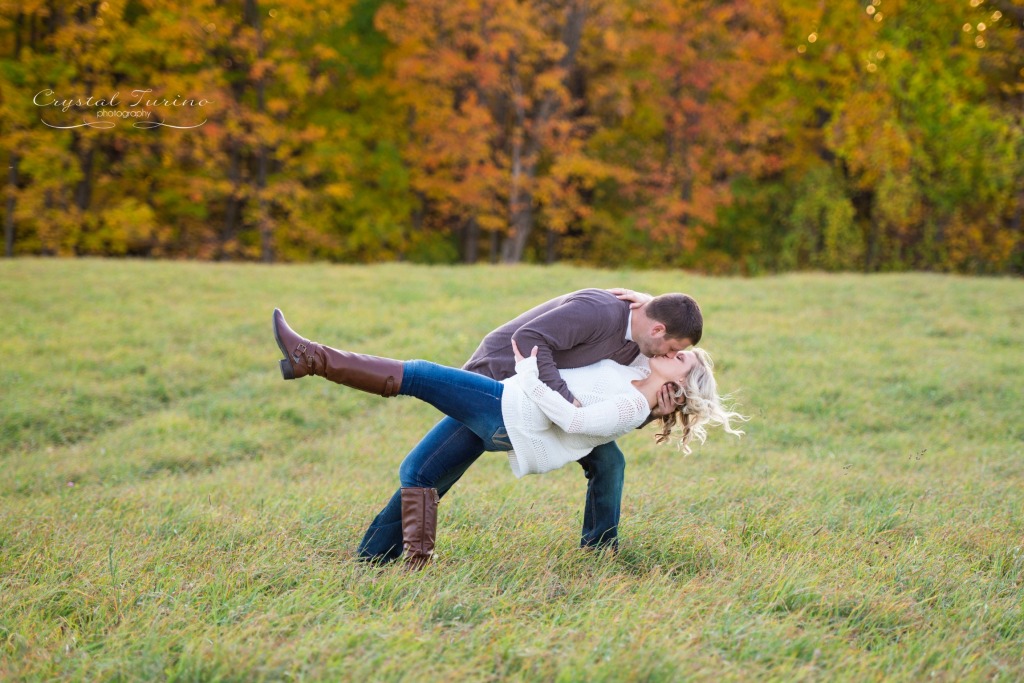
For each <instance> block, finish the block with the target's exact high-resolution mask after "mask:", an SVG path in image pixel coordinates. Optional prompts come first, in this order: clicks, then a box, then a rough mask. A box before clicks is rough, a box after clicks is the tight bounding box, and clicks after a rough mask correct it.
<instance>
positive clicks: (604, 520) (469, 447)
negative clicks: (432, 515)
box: [358, 360, 625, 561]
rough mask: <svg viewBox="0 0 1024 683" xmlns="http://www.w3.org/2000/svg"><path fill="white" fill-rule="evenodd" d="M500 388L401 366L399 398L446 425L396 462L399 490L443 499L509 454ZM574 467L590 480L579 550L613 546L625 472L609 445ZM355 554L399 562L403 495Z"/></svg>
mask: <svg viewBox="0 0 1024 683" xmlns="http://www.w3.org/2000/svg"><path fill="white" fill-rule="evenodd" d="M504 388H505V386H504V385H503V384H502V383H501V382H498V381H496V380H493V379H491V378H489V377H485V376H483V375H478V374H476V373H473V372H468V371H466V370H459V369H456V368H450V367H446V366H443V365H437V364H436V363H430V362H427V361H422V360H414V361H408V362H406V363H405V364H404V372H403V377H402V388H401V390H400V391H399V394H401V395H405V396H414V397H416V398H418V399H420V400H423V401H426V402H427V403H429V404H431V405H432V406H434V407H435V408H437V409H438V410H440V411H441V412H442V413H445V415H447V416H448V417H445V418H444V419H442V420H441V421H440V422H438V423H437V424H436V425H435V426H434V428H433V429H431V430H430V432H428V433H427V435H426V436H425V437H424V438H423V440H422V441H420V442H419V443H418V444H417V445H416V447H415V448H414V449H413V450H412V451H411V452H410V453H409V454H408V455H407V456H406V458H405V460H404V461H402V466H401V468H400V469H399V473H398V474H399V480H400V481H401V485H402V486H403V487H407V486H416V487H425V488H435V489H437V492H438V495H439V496H444V495H445V494H446V493H447V492H448V490H449V489H450V488H451V487H452V486H453V485H454V484H455V482H457V481H458V480H459V478H461V477H462V475H463V474H465V472H466V470H467V469H469V466H470V465H472V464H473V463H474V462H476V460H477V458H479V457H480V456H481V455H482V454H483V453H484V452H485V451H510V450H512V443H511V442H510V441H509V438H508V433H507V432H506V430H505V422H504V419H503V418H502V414H501V394H502V391H503V390H504ZM579 463H580V465H581V466H582V467H583V471H584V473H585V474H586V477H587V480H588V483H587V501H586V508H585V510H584V515H583V516H584V519H583V536H582V538H581V543H580V544H581V545H583V546H592V545H593V546H597V545H611V546H613V547H614V546H617V540H618V539H617V533H616V532H617V528H618V524H619V507H620V503H621V499H622V488H623V473H624V470H625V458H624V457H623V455H622V451H621V450H619V448H618V446H617V445H616V444H615V442H611V443H607V444H604V445H602V446H599V447H597V448H595V449H594V450H593V451H591V453H590V454H589V455H587V456H586V457H584V458H582V459H581V460H580V461H579ZM358 554H359V557H360V558H361V559H367V560H376V561H389V560H394V559H397V558H398V557H400V556H401V555H402V492H401V489H398V490H396V491H395V493H394V495H392V496H391V500H390V501H388V504H387V505H386V506H385V507H384V509H383V510H381V512H380V514H378V515H377V517H376V519H374V520H373V523H372V524H371V525H370V527H369V528H368V529H367V530H366V534H365V536H364V537H363V540H362V542H361V543H360V544H359V551H358Z"/></svg>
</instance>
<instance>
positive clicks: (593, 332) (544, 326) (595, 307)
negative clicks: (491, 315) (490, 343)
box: [512, 292, 618, 403]
mask: <svg viewBox="0 0 1024 683" xmlns="http://www.w3.org/2000/svg"><path fill="white" fill-rule="evenodd" d="M615 313H616V311H615V309H614V308H612V307H610V306H603V305H601V302H600V301H599V300H597V299H594V298H592V297H590V296H588V295H587V294H586V292H581V293H579V294H578V295H576V296H573V297H570V298H569V299H567V300H566V301H565V302H563V303H562V305H560V306H558V307H556V308H553V309H552V310H550V311H548V312H547V313H545V314H543V315H541V316H538V317H537V318H534V319H533V320H531V321H530V322H528V323H527V324H525V325H523V326H522V327H520V328H519V329H518V330H516V331H515V332H514V333H513V334H512V339H514V340H515V342H516V344H517V345H518V346H519V350H520V351H521V352H522V353H523V354H524V355H527V356H528V355H530V351H531V349H533V347H534V346H536V347H537V369H538V371H539V375H540V380H541V381H542V382H544V384H547V385H548V386H549V387H551V388H552V389H553V390H554V391H556V392H558V393H559V394H561V395H562V397H563V398H565V400H566V401H569V402H570V403H572V402H573V400H574V398H575V397H574V396H573V395H572V392H570V391H569V387H568V386H566V384H565V381H564V380H563V379H562V376H561V375H559V374H558V368H557V367H556V366H555V361H554V358H553V356H552V352H553V351H565V350H568V349H571V348H573V347H576V346H579V345H580V344H586V343H595V342H596V341H597V340H599V339H600V338H601V337H603V336H607V334H608V333H609V331H613V330H614V329H615V327H616V325H617V323H618V321H617V319H616V317H615ZM613 333H614V332H613Z"/></svg>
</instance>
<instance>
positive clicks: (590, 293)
mask: <svg viewBox="0 0 1024 683" xmlns="http://www.w3.org/2000/svg"><path fill="white" fill-rule="evenodd" d="M565 300H566V301H572V300H579V301H594V302H597V303H601V304H609V303H619V304H621V303H622V300H621V299H619V298H618V297H617V296H615V295H614V294H612V293H611V292H609V291H608V290H607V289H598V288H596V287H587V288H586V289H577V290H576V291H575V292H569V293H568V294H566V295H565Z"/></svg>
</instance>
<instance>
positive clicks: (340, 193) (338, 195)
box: [323, 182, 353, 202]
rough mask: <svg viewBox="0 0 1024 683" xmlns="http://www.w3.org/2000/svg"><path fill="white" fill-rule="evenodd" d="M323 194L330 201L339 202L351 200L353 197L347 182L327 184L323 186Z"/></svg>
mask: <svg viewBox="0 0 1024 683" xmlns="http://www.w3.org/2000/svg"><path fill="white" fill-rule="evenodd" d="M323 192H324V194H325V195H327V196H328V197H330V198H331V199H336V200H338V201H340V202H343V201H347V200H349V199H351V198H352V195H353V190H352V185H351V184H349V183H347V182H336V183H329V184H327V185H325V186H324V188H323Z"/></svg>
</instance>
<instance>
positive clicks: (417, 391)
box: [398, 360, 512, 486]
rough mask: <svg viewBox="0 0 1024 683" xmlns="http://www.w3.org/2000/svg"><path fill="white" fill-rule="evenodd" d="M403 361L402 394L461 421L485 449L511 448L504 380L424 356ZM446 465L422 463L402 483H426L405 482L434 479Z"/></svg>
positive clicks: (501, 449)
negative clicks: (503, 405)
mask: <svg viewBox="0 0 1024 683" xmlns="http://www.w3.org/2000/svg"><path fill="white" fill-rule="evenodd" d="M402 365H403V375H402V388H401V389H400V390H399V392H398V393H399V395H401V396H415V397H416V398H418V399H420V400H421V401H426V402H427V403H429V404H430V405H432V406H434V407H435V408H437V409H438V410H440V411H441V412H442V413H444V414H445V415H447V416H448V417H451V418H453V419H455V420H457V421H459V422H460V423H462V424H463V425H464V426H465V427H466V428H467V429H469V431H471V432H472V433H473V434H474V435H475V436H476V437H477V438H479V439H480V441H481V443H482V444H483V450H485V451H510V450H512V442H511V441H509V439H508V432H506V431H505V419H504V418H503V417H502V415H501V394H502V392H503V391H504V390H505V385H504V384H502V383H501V382H498V381H497V380H493V379H491V378H490V377H484V376H483V375H478V374H476V373H475V372H469V371H467V370H459V369H457V368H450V367H448V366H446V365H438V364H437V363H431V362H429V361H425V360H410V361H406V362H405V363H403V364H402ZM447 469H448V468H447V467H446V466H444V463H440V462H438V463H431V462H427V463H420V465H419V466H418V467H417V470H418V474H417V475H412V476H410V477H408V478H407V477H406V476H404V475H403V476H402V477H401V479H402V485H403V486H425V484H415V483H408V484H406V481H407V479H410V480H411V479H415V478H417V477H419V478H422V479H426V480H435V479H437V478H439V477H441V476H443V474H444V471H445V470H447Z"/></svg>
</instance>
